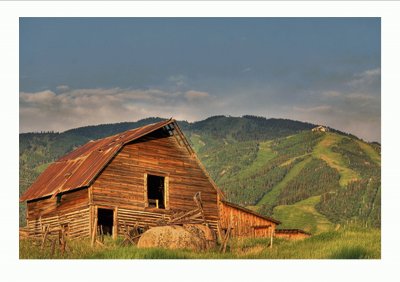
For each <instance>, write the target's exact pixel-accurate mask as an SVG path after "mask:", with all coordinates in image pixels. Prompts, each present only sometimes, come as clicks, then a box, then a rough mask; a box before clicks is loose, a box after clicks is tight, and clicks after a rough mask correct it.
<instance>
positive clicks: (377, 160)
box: [356, 140, 381, 165]
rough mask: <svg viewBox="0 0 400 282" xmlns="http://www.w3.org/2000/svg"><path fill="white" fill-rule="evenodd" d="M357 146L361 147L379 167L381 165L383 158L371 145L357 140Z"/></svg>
mask: <svg viewBox="0 0 400 282" xmlns="http://www.w3.org/2000/svg"><path fill="white" fill-rule="evenodd" d="M356 142H357V144H358V145H359V146H360V148H361V149H362V150H363V151H364V152H365V153H367V155H368V156H369V157H370V158H371V160H373V161H374V162H375V163H376V164H377V165H381V156H380V155H379V154H378V152H377V151H375V150H374V149H373V148H372V147H371V146H370V145H368V144H366V143H364V142H362V141H360V140H357V141H356Z"/></svg>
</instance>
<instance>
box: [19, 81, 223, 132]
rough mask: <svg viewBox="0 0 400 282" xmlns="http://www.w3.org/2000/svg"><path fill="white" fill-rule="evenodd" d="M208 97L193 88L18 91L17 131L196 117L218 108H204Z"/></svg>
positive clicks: (211, 112)
mask: <svg viewBox="0 0 400 282" xmlns="http://www.w3.org/2000/svg"><path fill="white" fill-rule="evenodd" d="M64 89H66V88H64ZM212 98H213V97H212V96H211V95H210V94H209V93H207V92H203V91H197V90H189V91H186V92H173V91H171V92H168V91H164V90H160V89H121V88H109V89H105V88H92V89H69V90H67V91H64V92H62V93H59V94H56V93H55V92H53V91H51V90H46V91H41V92H34V93H27V92H21V93H20V131H21V132H27V131H40V130H54V131H63V130H66V129H69V128H74V127H79V126H84V125H91V124H100V123H112V122H120V121H129V120H137V119H141V118H144V117H149V116H160V117H174V118H180V119H186V120H197V119H200V118H204V117H207V116H208V115H211V114H215V113H216V112H219V110H217V109H215V107H213V105H210V104H207V109H204V101H205V100H208V99H212ZM214 100H215V99H214ZM215 105H217V104H215Z"/></svg>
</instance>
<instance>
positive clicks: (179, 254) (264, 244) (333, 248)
mask: <svg viewBox="0 0 400 282" xmlns="http://www.w3.org/2000/svg"><path fill="white" fill-rule="evenodd" d="M380 242H381V240H380V230H379V229H365V228H364V229H363V228H355V227H352V228H348V229H344V230H338V231H331V232H325V233H321V234H319V235H316V236H312V237H310V238H308V239H305V240H301V241H288V240H284V239H275V240H274V243H273V247H272V248H269V247H268V244H269V243H270V241H269V239H267V238H249V239H232V240H231V241H230V242H229V245H228V250H227V252H226V253H225V254H222V253H220V252H219V251H218V249H217V248H216V249H212V250H208V251H205V252H193V251H190V250H166V249H157V248H152V249H139V248H137V247H136V246H121V239H118V240H116V241H113V240H112V239H111V238H106V240H105V242H104V243H105V246H102V247H100V246H96V247H94V248H91V246H90V242H89V240H75V241H71V242H68V245H69V247H70V251H69V252H66V253H65V254H64V255H62V254H61V253H60V252H59V251H58V250H56V252H55V254H54V255H53V256H51V249H50V247H49V246H46V247H45V248H44V250H41V249H40V246H38V245H35V244H34V242H33V241H32V240H21V241H20V249H19V255H20V258H21V259H50V258H53V259H379V258H380V256H381V244H380Z"/></svg>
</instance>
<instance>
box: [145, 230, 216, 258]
mask: <svg viewBox="0 0 400 282" xmlns="http://www.w3.org/2000/svg"><path fill="white" fill-rule="evenodd" d="M215 244H216V240H215V234H214V235H213V231H212V230H211V229H210V228H208V227H207V226H204V225H201V224H186V225H184V226H179V225H168V226H158V227H153V228H151V229H149V230H147V231H146V232H144V233H143V234H142V236H141V237H140V239H139V242H138V247H139V248H166V249H189V250H194V251H203V250H206V249H209V248H211V247H213V246H215Z"/></svg>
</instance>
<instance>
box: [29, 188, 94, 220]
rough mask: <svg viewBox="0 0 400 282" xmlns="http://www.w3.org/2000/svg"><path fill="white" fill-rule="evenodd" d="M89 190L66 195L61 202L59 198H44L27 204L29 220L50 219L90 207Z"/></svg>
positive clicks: (75, 191)
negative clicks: (58, 200)
mask: <svg viewBox="0 0 400 282" xmlns="http://www.w3.org/2000/svg"><path fill="white" fill-rule="evenodd" d="M88 204H89V199H88V190H87V189H80V190H74V191H72V192H69V193H65V194H63V195H62V197H61V202H60V203H59V204H57V198H56V197H55V198H50V197H49V198H44V199H39V200H35V201H29V202H28V203H27V220H29V219H35V218H39V217H49V216H54V215H58V214H60V213H67V212H71V211H75V210H79V209H82V208H86V207H88Z"/></svg>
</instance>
